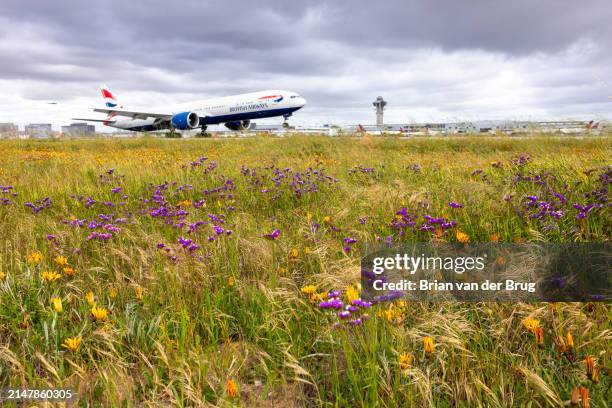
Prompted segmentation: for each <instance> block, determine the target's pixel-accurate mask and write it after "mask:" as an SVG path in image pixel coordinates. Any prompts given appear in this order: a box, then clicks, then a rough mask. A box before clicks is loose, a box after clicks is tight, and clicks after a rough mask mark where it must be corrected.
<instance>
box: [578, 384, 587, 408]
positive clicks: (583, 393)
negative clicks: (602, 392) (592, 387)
mask: <svg viewBox="0 0 612 408" xmlns="http://www.w3.org/2000/svg"><path fill="white" fill-rule="evenodd" d="M580 395H581V396H582V408H589V389H588V388H587V387H580Z"/></svg>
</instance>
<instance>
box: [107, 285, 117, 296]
mask: <svg viewBox="0 0 612 408" xmlns="http://www.w3.org/2000/svg"><path fill="white" fill-rule="evenodd" d="M108 296H110V298H111V299H114V298H116V297H117V289H115V288H111V289H110V291H109V292H108Z"/></svg>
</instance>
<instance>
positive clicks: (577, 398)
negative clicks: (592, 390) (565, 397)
mask: <svg viewBox="0 0 612 408" xmlns="http://www.w3.org/2000/svg"><path fill="white" fill-rule="evenodd" d="M579 401H580V389H579V388H578V387H574V389H573V390H572V399H571V400H570V404H571V405H573V406H576V405H578V402H579Z"/></svg>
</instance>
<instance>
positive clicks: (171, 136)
mask: <svg viewBox="0 0 612 408" xmlns="http://www.w3.org/2000/svg"><path fill="white" fill-rule="evenodd" d="M166 138H168V139H180V138H181V134H180V133H179V132H177V131H176V129H174V128H170V130H169V131H168V133H166Z"/></svg>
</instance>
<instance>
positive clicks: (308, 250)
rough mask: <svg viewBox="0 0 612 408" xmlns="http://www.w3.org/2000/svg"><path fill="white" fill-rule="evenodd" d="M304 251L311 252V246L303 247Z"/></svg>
mask: <svg viewBox="0 0 612 408" xmlns="http://www.w3.org/2000/svg"><path fill="white" fill-rule="evenodd" d="M304 253H305V254H306V255H310V254H312V248H311V247H304Z"/></svg>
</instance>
